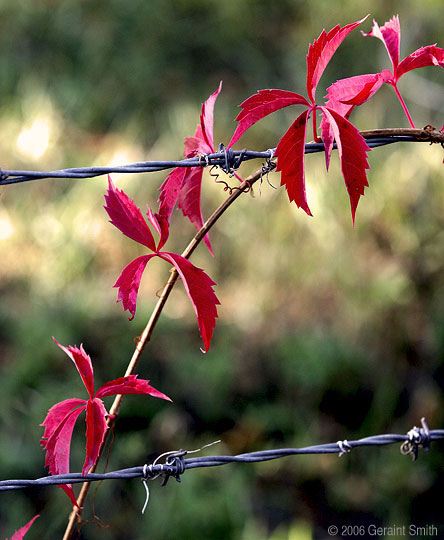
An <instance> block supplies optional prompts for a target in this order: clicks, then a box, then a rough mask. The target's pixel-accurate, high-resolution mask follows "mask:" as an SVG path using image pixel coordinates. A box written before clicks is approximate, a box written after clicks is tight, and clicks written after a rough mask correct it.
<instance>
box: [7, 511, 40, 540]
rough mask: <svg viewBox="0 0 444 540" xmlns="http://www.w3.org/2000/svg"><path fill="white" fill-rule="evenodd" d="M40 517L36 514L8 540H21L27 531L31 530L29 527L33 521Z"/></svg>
mask: <svg viewBox="0 0 444 540" xmlns="http://www.w3.org/2000/svg"><path fill="white" fill-rule="evenodd" d="M38 517H40V516H39V515H38V514H37V515H36V516H34V517H33V518H32V519H31V521H28V523H27V524H26V525H24V526H23V527H21V528H20V529H19V530H18V531H16V532H15V533H14V534H13V535H12V536H11V539H10V540H22V539H23V537H24V536H25V534H26V533H27V532H28V531H29V529H30V528H31V525H32V524H33V523H34V521H35V520H36V519H37V518H38ZM6 540H8V539H6Z"/></svg>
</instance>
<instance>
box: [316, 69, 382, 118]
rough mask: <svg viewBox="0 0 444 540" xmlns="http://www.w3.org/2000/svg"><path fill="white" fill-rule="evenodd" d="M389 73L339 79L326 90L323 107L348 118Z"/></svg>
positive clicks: (373, 92) (369, 96)
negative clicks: (325, 100)
mask: <svg viewBox="0 0 444 540" xmlns="http://www.w3.org/2000/svg"><path fill="white" fill-rule="evenodd" d="M389 77H391V73H390V72H389V71H388V70H385V73H369V74H368V75H356V76H355V77H349V78H347V79H340V80H339V81H336V82H335V83H333V84H332V85H331V86H329V87H328V88H327V95H326V96H325V97H326V98H328V101H327V102H326V103H325V106H326V107H328V108H329V109H333V110H334V111H336V112H337V113H339V114H340V115H341V116H344V117H346V118H348V116H349V115H350V112H351V110H352V109H353V107H354V106H358V105H362V104H363V103H364V102H366V101H367V100H368V99H370V98H371V97H372V96H373V94H375V93H376V92H377V91H378V90H379V88H381V86H382V84H383V83H384V82H386V79H387V78H389Z"/></svg>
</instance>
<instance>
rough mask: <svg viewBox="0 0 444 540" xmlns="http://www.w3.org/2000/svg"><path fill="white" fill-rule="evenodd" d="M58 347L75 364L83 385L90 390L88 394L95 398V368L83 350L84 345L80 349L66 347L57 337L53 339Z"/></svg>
mask: <svg viewBox="0 0 444 540" xmlns="http://www.w3.org/2000/svg"><path fill="white" fill-rule="evenodd" d="M52 339H53V340H54V342H55V344H56V345H58V346H59V347H60V348H61V349H62V351H64V352H65V353H66V354H67V355H68V356H69V357H70V358H71V360H72V361H73V362H74V364H75V366H76V368H77V371H78V372H79V374H80V377H82V381H83V384H84V385H85V387H86V389H87V390H88V394H89V396H90V397H93V395H94V373H93V368H92V364H91V358H90V357H89V356H88V355H87V354H86V352H85V350H84V349H83V345H80V349H79V348H78V347H71V346H68V347H64V346H63V345H60V343H59V342H58V341H57V340H56V339H55V337H53V338H52Z"/></svg>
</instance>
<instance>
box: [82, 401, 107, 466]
mask: <svg viewBox="0 0 444 540" xmlns="http://www.w3.org/2000/svg"><path fill="white" fill-rule="evenodd" d="M106 415H107V412H106V409H105V407H104V405H103V403H102V401H101V400H100V399H97V398H94V399H89V400H88V403H87V407H86V458H85V463H84V464H83V468H82V474H83V475H85V474H88V471H89V470H90V469H91V467H92V466H93V465H94V464H95V462H96V460H97V458H98V456H99V452H100V446H101V444H102V442H103V438H104V436H105V431H106V430H107V427H108V426H107V424H106V420H105V418H106Z"/></svg>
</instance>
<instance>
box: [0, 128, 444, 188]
mask: <svg viewBox="0 0 444 540" xmlns="http://www.w3.org/2000/svg"><path fill="white" fill-rule="evenodd" d="M427 128H430V129H427ZM390 132H391V133H390ZM361 133H362V135H363V136H364V137H365V138H366V139H367V144H368V146H369V147H370V148H377V147H380V146H386V145H388V144H394V143H399V142H429V143H432V142H435V143H439V144H444V134H443V133H442V132H441V131H437V130H435V129H434V128H432V127H430V126H426V127H425V128H424V129H423V130H419V129H416V130H414V129H395V130H390V129H388V130H372V131H368V132H361ZM379 133H381V134H385V136H379V135H378V134H379ZM399 133H412V134H411V135H410V134H407V135H405V134H404V135H402V134H401V135H400V134H399ZM333 148H334V149H337V146H336V143H335V144H334V145H333ZM322 151H324V143H322V142H314V143H313V142H312V143H307V144H306V145H305V153H306V154H313V153H316V152H322ZM275 152H276V148H270V149H268V150H264V151H253V150H247V149H243V150H232V149H231V148H225V147H224V145H223V144H220V145H219V152H216V153H213V154H203V155H197V156H195V157H191V158H187V159H182V160H179V161H141V162H137V163H131V164H129V165H122V166H109V167H74V168H69V169H59V170H56V171H24V170H3V169H1V168H0V186H5V185H9V184H18V183H22V182H31V181H34V180H42V179H45V178H55V179H66V178H74V179H86V178H95V177H97V176H102V175H104V174H110V173H126V174H135V173H148V172H158V171H164V170H168V169H173V168H175V167H212V166H219V167H220V168H221V169H222V170H223V171H225V172H226V173H227V174H232V173H233V172H234V171H235V170H237V169H238V168H239V167H240V165H241V163H242V162H244V161H249V160H252V159H265V160H268V161H269V160H271V159H273V157H275Z"/></svg>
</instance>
